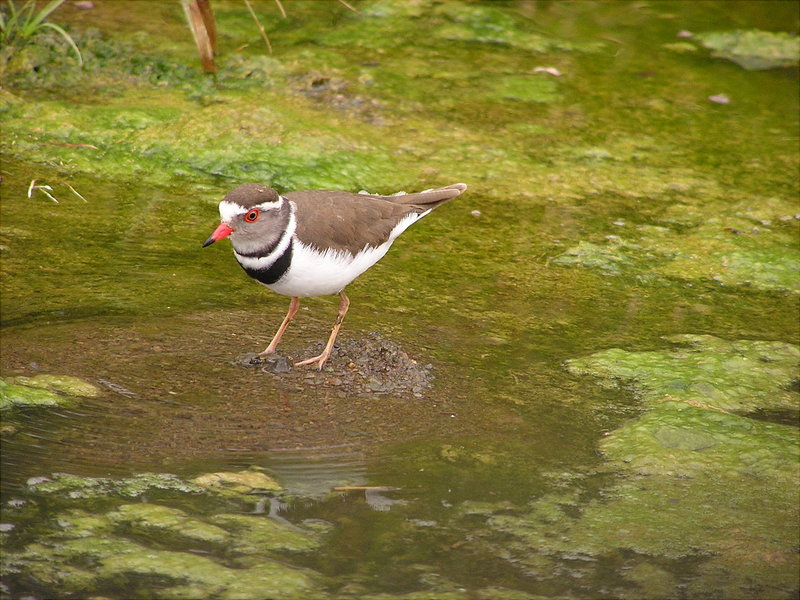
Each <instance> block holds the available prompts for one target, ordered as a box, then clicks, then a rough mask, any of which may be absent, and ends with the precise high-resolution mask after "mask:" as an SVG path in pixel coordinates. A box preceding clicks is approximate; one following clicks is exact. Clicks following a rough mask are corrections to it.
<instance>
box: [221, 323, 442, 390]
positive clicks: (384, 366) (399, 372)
mask: <svg viewBox="0 0 800 600" xmlns="http://www.w3.org/2000/svg"><path fill="white" fill-rule="evenodd" d="M323 348H324V344H323V343H322V342H317V343H316V344H314V345H312V346H311V347H308V348H306V349H304V350H303V351H302V352H299V353H298V354H297V356H289V355H287V354H284V352H283V351H282V350H278V351H277V352H276V353H275V354H273V355H271V356H268V357H266V358H259V357H258V355H256V354H254V353H249V354H245V355H242V356H240V357H239V358H237V359H236V360H235V361H233V362H234V364H236V365H239V366H243V367H248V368H253V367H256V368H258V369H259V370H260V371H261V372H263V373H266V374H270V375H274V376H275V378H276V381H277V383H278V385H279V387H281V388H282V389H287V390H297V389H298V388H300V389H302V388H304V387H306V388H307V387H316V386H322V387H326V388H336V389H337V390H339V392H340V393H346V394H363V395H374V394H378V395H386V394H394V395H406V394H407V395H413V396H414V397H422V396H423V394H424V393H425V391H426V390H428V389H429V388H430V387H431V382H432V380H433V378H434V377H433V374H432V373H431V371H432V369H433V365H432V364H430V363H427V362H426V363H424V364H419V363H418V362H417V361H416V360H414V359H413V358H411V357H410V356H409V355H408V353H407V352H406V351H405V350H403V348H402V347H401V346H400V345H399V344H397V343H395V342H393V341H391V340H388V339H386V338H384V337H383V336H381V335H380V334H379V333H377V332H372V333H369V334H367V335H366V336H364V337H361V338H359V339H351V340H347V341H344V342H343V343H341V344H338V345H336V346H334V349H333V352H332V353H331V356H330V358H329V359H328V361H327V362H326V363H325V368H324V369H323V370H322V372H318V371H317V370H316V369H315V367H314V366H313V365H312V366H308V367H299V368H295V367H294V366H293V362H294V361H296V360H302V358H304V357H307V356H315V355H318V354H320V353H321V352H322V350H323ZM309 369H310V370H309Z"/></svg>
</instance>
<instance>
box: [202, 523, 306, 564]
mask: <svg viewBox="0 0 800 600" xmlns="http://www.w3.org/2000/svg"><path fill="white" fill-rule="evenodd" d="M210 520H211V521H212V522H213V523H216V524H217V525H219V526H221V527H224V528H225V529H227V530H228V531H230V532H231V537H230V550H231V551H232V552H235V553H237V554H243V555H249V556H253V559H254V560H258V557H259V556H263V555H264V554H265V553H268V552H308V551H310V550H314V549H316V548H318V547H319V545H320V542H319V539H318V536H317V535H316V534H314V533H312V532H310V531H307V530H303V529H301V528H299V527H292V526H291V525H288V524H285V523H279V522H278V521H276V520H274V519H271V518H269V517H267V516H266V515H236V514H221V515H215V516H213V517H211V519H210Z"/></svg>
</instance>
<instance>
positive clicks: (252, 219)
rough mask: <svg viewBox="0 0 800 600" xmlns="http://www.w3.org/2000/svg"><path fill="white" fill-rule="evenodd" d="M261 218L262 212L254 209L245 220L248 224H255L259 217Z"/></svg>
mask: <svg viewBox="0 0 800 600" xmlns="http://www.w3.org/2000/svg"><path fill="white" fill-rule="evenodd" d="M260 216H261V211H260V210H258V209H257V208H254V209H253V210H251V211H250V212H248V213H247V214H246V215H245V216H244V220H245V221H247V222H248V223H255V222H256V221H258V217H260Z"/></svg>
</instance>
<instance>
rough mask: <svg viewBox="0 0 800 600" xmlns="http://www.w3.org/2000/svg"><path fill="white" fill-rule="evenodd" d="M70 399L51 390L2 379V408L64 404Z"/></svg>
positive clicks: (0, 403) (0, 400) (0, 401)
mask: <svg viewBox="0 0 800 600" xmlns="http://www.w3.org/2000/svg"><path fill="white" fill-rule="evenodd" d="M69 403H70V399H69V398H65V397H64V396H60V395H58V394H54V393H53V392H51V391H48V390H44V389H40V388H33V387H30V386H27V385H19V384H16V383H9V382H7V381H3V380H0V409H3V410H5V409H9V408H15V407H24V406H62V405H64V404H69Z"/></svg>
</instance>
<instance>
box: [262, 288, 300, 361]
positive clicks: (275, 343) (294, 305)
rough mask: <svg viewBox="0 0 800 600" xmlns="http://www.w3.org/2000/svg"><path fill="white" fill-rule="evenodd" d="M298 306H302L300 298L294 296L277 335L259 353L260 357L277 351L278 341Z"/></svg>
mask: <svg viewBox="0 0 800 600" xmlns="http://www.w3.org/2000/svg"><path fill="white" fill-rule="evenodd" d="M298 308H300V298H298V297H296V296H292V301H291V303H290V304H289V312H288V313H286V317H284V319H283V323H281V326H280V327H278V333H276V334H275V337H274V338H272V341H271V342H270V343H269V346H267V349H266V350H264V351H263V352H262V353H261V354H259V355H258V357H259V358H264V357H265V356H266V355H267V354H272V353H273V352H275V348H277V347H278V342H280V341H281V337H282V336H283V332H284V331H286V328H287V327H288V326H289V322H290V321H291V320H292V317H294V315H295V313H296V312H297V309H298Z"/></svg>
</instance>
